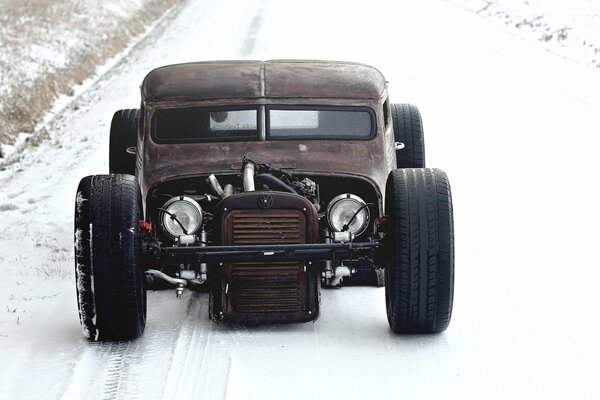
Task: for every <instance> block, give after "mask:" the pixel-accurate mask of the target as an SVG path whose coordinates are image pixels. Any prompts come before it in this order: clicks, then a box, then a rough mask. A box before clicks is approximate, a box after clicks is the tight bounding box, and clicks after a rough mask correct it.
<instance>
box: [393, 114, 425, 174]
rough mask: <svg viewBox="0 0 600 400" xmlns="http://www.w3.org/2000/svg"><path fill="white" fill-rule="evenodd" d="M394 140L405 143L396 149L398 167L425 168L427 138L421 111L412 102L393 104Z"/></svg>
mask: <svg viewBox="0 0 600 400" xmlns="http://www.w3.org/2000/svg"><path fill="white" fill-rule="evenodd" d="M392 126H393V127H394V140H395V141H396V142H400V143H404V148H403V149H401V150H396V165H397V167H398V168H425V139H424V137H423V121H422V120H421V113H420V112H419V109H418V108H417V107H416V106H413V105H412V104H392Z"/></svg>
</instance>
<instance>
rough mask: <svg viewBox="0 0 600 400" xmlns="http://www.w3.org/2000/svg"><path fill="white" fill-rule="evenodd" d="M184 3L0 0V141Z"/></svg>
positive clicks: (29, 128)
mask: <svg viewBox="0 0 600 400" xmlns="http://www.w3.org/2000/svg"><path fill="white" fill-rule="evenodd" d="M182 1H183V0H104V1H101V2H99V1H96V0H0V10H2V12H1V13H0V99H1V100H0V143H8V144H10V143H12V142H14V140H15V138H16V137H17V135H18V134H19V133H20V132H33V130H34V128H35V126H36V124H37V123H38V122H39V121H40V120H41V118H42V117H43V116H44V114H45V113H46V112H47V111H48V109H49V108H50V107H51V105H52V104H53V102H54V100H56V98H57V97H58V96H60V95H62V94H67V95H70V94H72V88H73V86H75V85H76V84H80V83H81V82H82V81H83V80H84V79H86V78H87V77H89V76H91V75H92V74H93V73H94V71H95V68H96V67H97V66H98V65H99V64H102V63H103V62H104V61H106V60H107V59H108V58H110V57H111V56H114V55H115V54H117V53H118V52H119V51H121V50H122V49H124V48H125V47H126V45H127V43H129V41H130V40H131V39H132V37H134V36H136V35H139V34H141V33H142V32H143V31H144V29H145V27H146V26H147V25H148V24H149V23H151V22H153V21H155V20H156V19H158V18H159V17H160V16H162V15H163V14H164V13H165V12H166V11H167V10H168V9H170V8H171V7H172V6H173V5H174V4H176V3H180V2H182Z"/></svg>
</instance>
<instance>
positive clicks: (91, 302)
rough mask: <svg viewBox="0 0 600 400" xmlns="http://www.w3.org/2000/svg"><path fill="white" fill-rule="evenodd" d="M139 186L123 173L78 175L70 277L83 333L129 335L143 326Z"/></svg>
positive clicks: (103, 336)
mask: <svg viewBox="0 0 600 400" xmlns="http://www.w3.org/2000/svg"><path fill="white" fill-rule="evenodd" d="M139 204H140V202H139V187H138V185H137V183H136V182H135V180H134V178H133V177H131V176H127V175H110V176H107V175H95V176H87V177H85V178H83V179H82V180H81V182H80V183H79V187H78V189H77V197H76V201H75V278H76V287H77V303H78V308H79V317H80V321H81V327H82V331H83V334H84V336H86V337H87V338H88V339H90V340H92V341H98V340H128V339H134V338H136V337H138V336H140V335H141V334H142V333H143V332H144V327H145V325H146V290H145V286H144V279H145V277H144V274H143V271H142V268H141V265H140V240H139V233H138V227H137V223H138V219H139V216H140V208H139Z"/></svg>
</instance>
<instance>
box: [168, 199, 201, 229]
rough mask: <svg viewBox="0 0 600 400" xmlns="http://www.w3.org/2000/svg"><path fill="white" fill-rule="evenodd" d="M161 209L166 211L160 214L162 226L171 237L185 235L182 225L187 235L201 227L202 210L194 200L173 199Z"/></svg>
mask: <svg viewBox="0 0 600 400" xmlns="http://www.w3.org/2000/svg"><path fill="white" fill-rule="evenodd" d="M162 209H163V210H165V211H166V212H163V213H162V218H161V221H162V226H163V228H164V229H165V231H167V233H168V234H169V235H171V236H173V237H179V236H180V235H184V234H185V233H184V232H183V229H182V225H183V228H185V230H186V232H187V234H188V235H191V234H193V233H195V232H196V231H197V230H198V229H200V226H201V225H202V208H201V207H200V204H198V203H197V202H196V201H195V200H194V199H190V198H189V197H184V196H178V197H173V198H172V199H171V200H169V201H167V202H166V203H165V205H164V206H162ZM180 224H181V225H180Z"/></svg>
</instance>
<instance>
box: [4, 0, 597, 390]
mask: <svg viewBox="0 0 600 400" xmlns="http://www.w3.org/2000/svg"><path fill="white" fill-rule="evenodd" d="M361 4H363V3H361ZM357 7H358V5H354V4H351V3H348V1H332V2H328V3H324V2H321V1H318V0H306V1H303V2H302V3H301V4H300V3H297V2H294V3H291V2H290V3H288V2H283V1H276V0H262V1H261V0H250V1H243V2H242V1H240V2H216V1H211V0H196V1H189V3H188V4H187V5H186V6H185V8H184V9H183V10H182V12H181V13H180V14H179V15H178V16H176V17H173V19H172V20H168V21H163V23H162V24H161V25H160V26H159V27H158V28H157V29H156V30H155V31H154V32H153V33H151V34H150V35H149V36H148V37H147V38H146V39H145V40H144V41H142V42H141V43H140V44H139V45H138V46H136V47H135V48H134V49H133V50H132V51H131V52H130V54H129V55H128V56H127V57H126V58H125V59H124V61H123V62H121V63H119V64H117V65H116V66H115V67H114V68H113V69H111V70H110V71H109V72H108V73H106V74H105V75H104V76H103V77H102V78H101V79H99V80H98V81H97V83H96V84H94V85H93V86H92V87H91V88H90V89H89V90H87V91H85V92H84V93H82V94H81V95H80V96H79V97H77V99H75V101H74V102H73V103H72V104H71V105H70V107H69V108H68V109H66V110H65V111H64V112H63V113H62V114H60V115H59V116H58V117H57V118H56V119H55V120H54V122H53V123H52V124H51V125H50V126H49V129H48V135H49V138H48V139H47V140H46V141H43V142H41V143H39V144H38V145H37V146H36V147H32V148H31V149H29V150H28V151H27V152H25V153H23V154H22V155H21V156H20V157H19V158H18V159H15V160H14V161H13V162H12V163H10V164H6V165H4V166H3V167H2V168H1V169H2V170H1V171H0V187H2V191H1V192H0V268H1V269H2V271H3V273H4V276H3V279H2V280H0V306H1V307H2V308H3V310H1V311H0V356H1V357H2V363H0V398H2V399H4V398H7V399H8V398H10V399H14V398H24V399H29V398H61V397H62V398H72V399H79V398H127V399H130V398H175V396H179V397H180V398H202V399H214V398H229V399H239V398H244V399H254V398H282V397H286V398H291V399H294V398H306V397H308V396H312V397H315V396H316V397H319V398H325V397H326V396H329V397H333V398H385V397H388V398H399V397H406V398H411V399H421V398H422V399H430V398H434V397H442V396H443V397H444V398H469V399H481V398H496V399H506V398H544V399H552V398H556V399H562V398H577V399H597V398H599V397H600V389H598V386H597V384H596V382H597V380H598V378H600V367H599V365H598V362H597V360H598V359H599V358H600V342H598V340H597V331H598V329H600V314H599V313H598V312H597V304H598V300H597V296H596V292H597V287H598V284H599V283H600V272H599V270H598V267H599V265H598V257H597V251H596V248H597V242H598V234H597V226H599V224H600V215H599V213H598V208H597V200H596V199H597V196H598V192H599V191H598V188H597V185H596V184H595V181H596V179H595V178H596V177H597V174H596V173H595V170H596V168H597V165H598V163H597V149H598V147H599V145H600V137H599V136H598V132H599V128H600V119H599V118H598V115H599V111H600V96H598V93H600V73H598V71H597V70H593V69H586V68H585V67H582V66H580V65H578V64H575V63H572V62H569V61H567V60H565V59H563V58H560V57H557V56H555V55H553V54H551V53H548V52H546V51H545V50H543V49H541V48H540V47H538V46H536V45H534V44H533V43H531V42H527V41H523V40H521V39H519V38H517V37H515V36H513V35H510V34H508V33H507V32H506V31H505V29H503V27H500V26H498V25H495V24H490V23H489V22H487V21H485V20H482V19H480V18H479V17H478V16H476V15H475V14H473V13H471V12H467V11H465V10H464V9H461V8H458V7H456V6H453V5H451V4H449V3H447V2H442V1H438V0H426V1H421V2H414V1H408V0H406V1H395V2H393V3H383V2H379V1H373V2H369V8H365V7H362V8H360V12H357ZM390 8H391V9H390ZM234 58H253V59H267V58H329V59H346V60H355V61H362V62H366V63H370V64H373V65H376V66H378V67H379V68H380V69H381V70H382V71H383V72H384V73H385V74H386V76H387V78H388V80H389V81H390V83H391V86H390V93H391V96H392V98H393V99H394V101H397V102H403V101H410V102H414V103H415V104H418V105H419V106H420V108H421V111H422V113H423V115H424V118H425V131H426V141H427V157H428V164H429V165H430V166H433V167H441V168H444V169H445V170H446V171H447V173H448V175H449V177H450V179H451V182H452V185H453V186H452V189H453V194H454V202H455V221H456V222H455V223H456V226H455V229H456V238H457V243H456V246H457V247H456V250H457V258H456V262H457V281H456V299H455V313H454V316H453V321H452V323H451V325H450V328H449V329H448V331H447V332H445V333H444V334H441V335H436V336H395V335H393V334H391V333H390V331H389V329H388V328H387V322H386V320H385V305H384V291H383V289H376V288H343V289H341V290H328V291H324V292H323V304H322V316H321V317H320V318H319V319H318V320H317V321H316V322H315V323H308V324H300V325H289V326H265V327H261V328H255V329H244V328H231V329H227V328H224V327H220V326H217V325H215V324H213V323H211V322H210V321H209V320H208V317H207V296H206V295H205V294H198V295H194V294H191V293H186V295H185V296H184V298H182V299H179V300H178V299H175V298H174V294H173V292H172V291H166V292H158V293H150V295H149V305H148V306H149V309H148V325H147V328H146V333H145V335H144V336H143V337H142V338H141V339H139V340H136V341H133V342H130V343H114V344H89V343H87V342H86V341H85V340H84V339H83V337H82V336H81V334H80V328H79V322H78V319H77V310H76V300H75V288H74V283H73V272H72V271H73V260H72V224H73V220H72V212H73V202H74V194H75V188H76V186H77V183H78V181H79V179H80V178H81V177H82V176H84V175H86V174H91V173H105V172H106V171H107V169H108V168H107V154H108V125H109V123H110V118H111V116H112V113H113V112H114V111H115V110H117V109H119V108H129V107H135V106H136V105H137V104H138V102H139V97H138V96H139V95H138V85H139V83H140V82H141V79H142V77H143V76H144V74H145V73H146V72H147V71H149V70H150V69H151V68H153V67H156V66H159V65H163V64H167V63H173V62H180V61H189V60H208V59H234Z"/></svg>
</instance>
